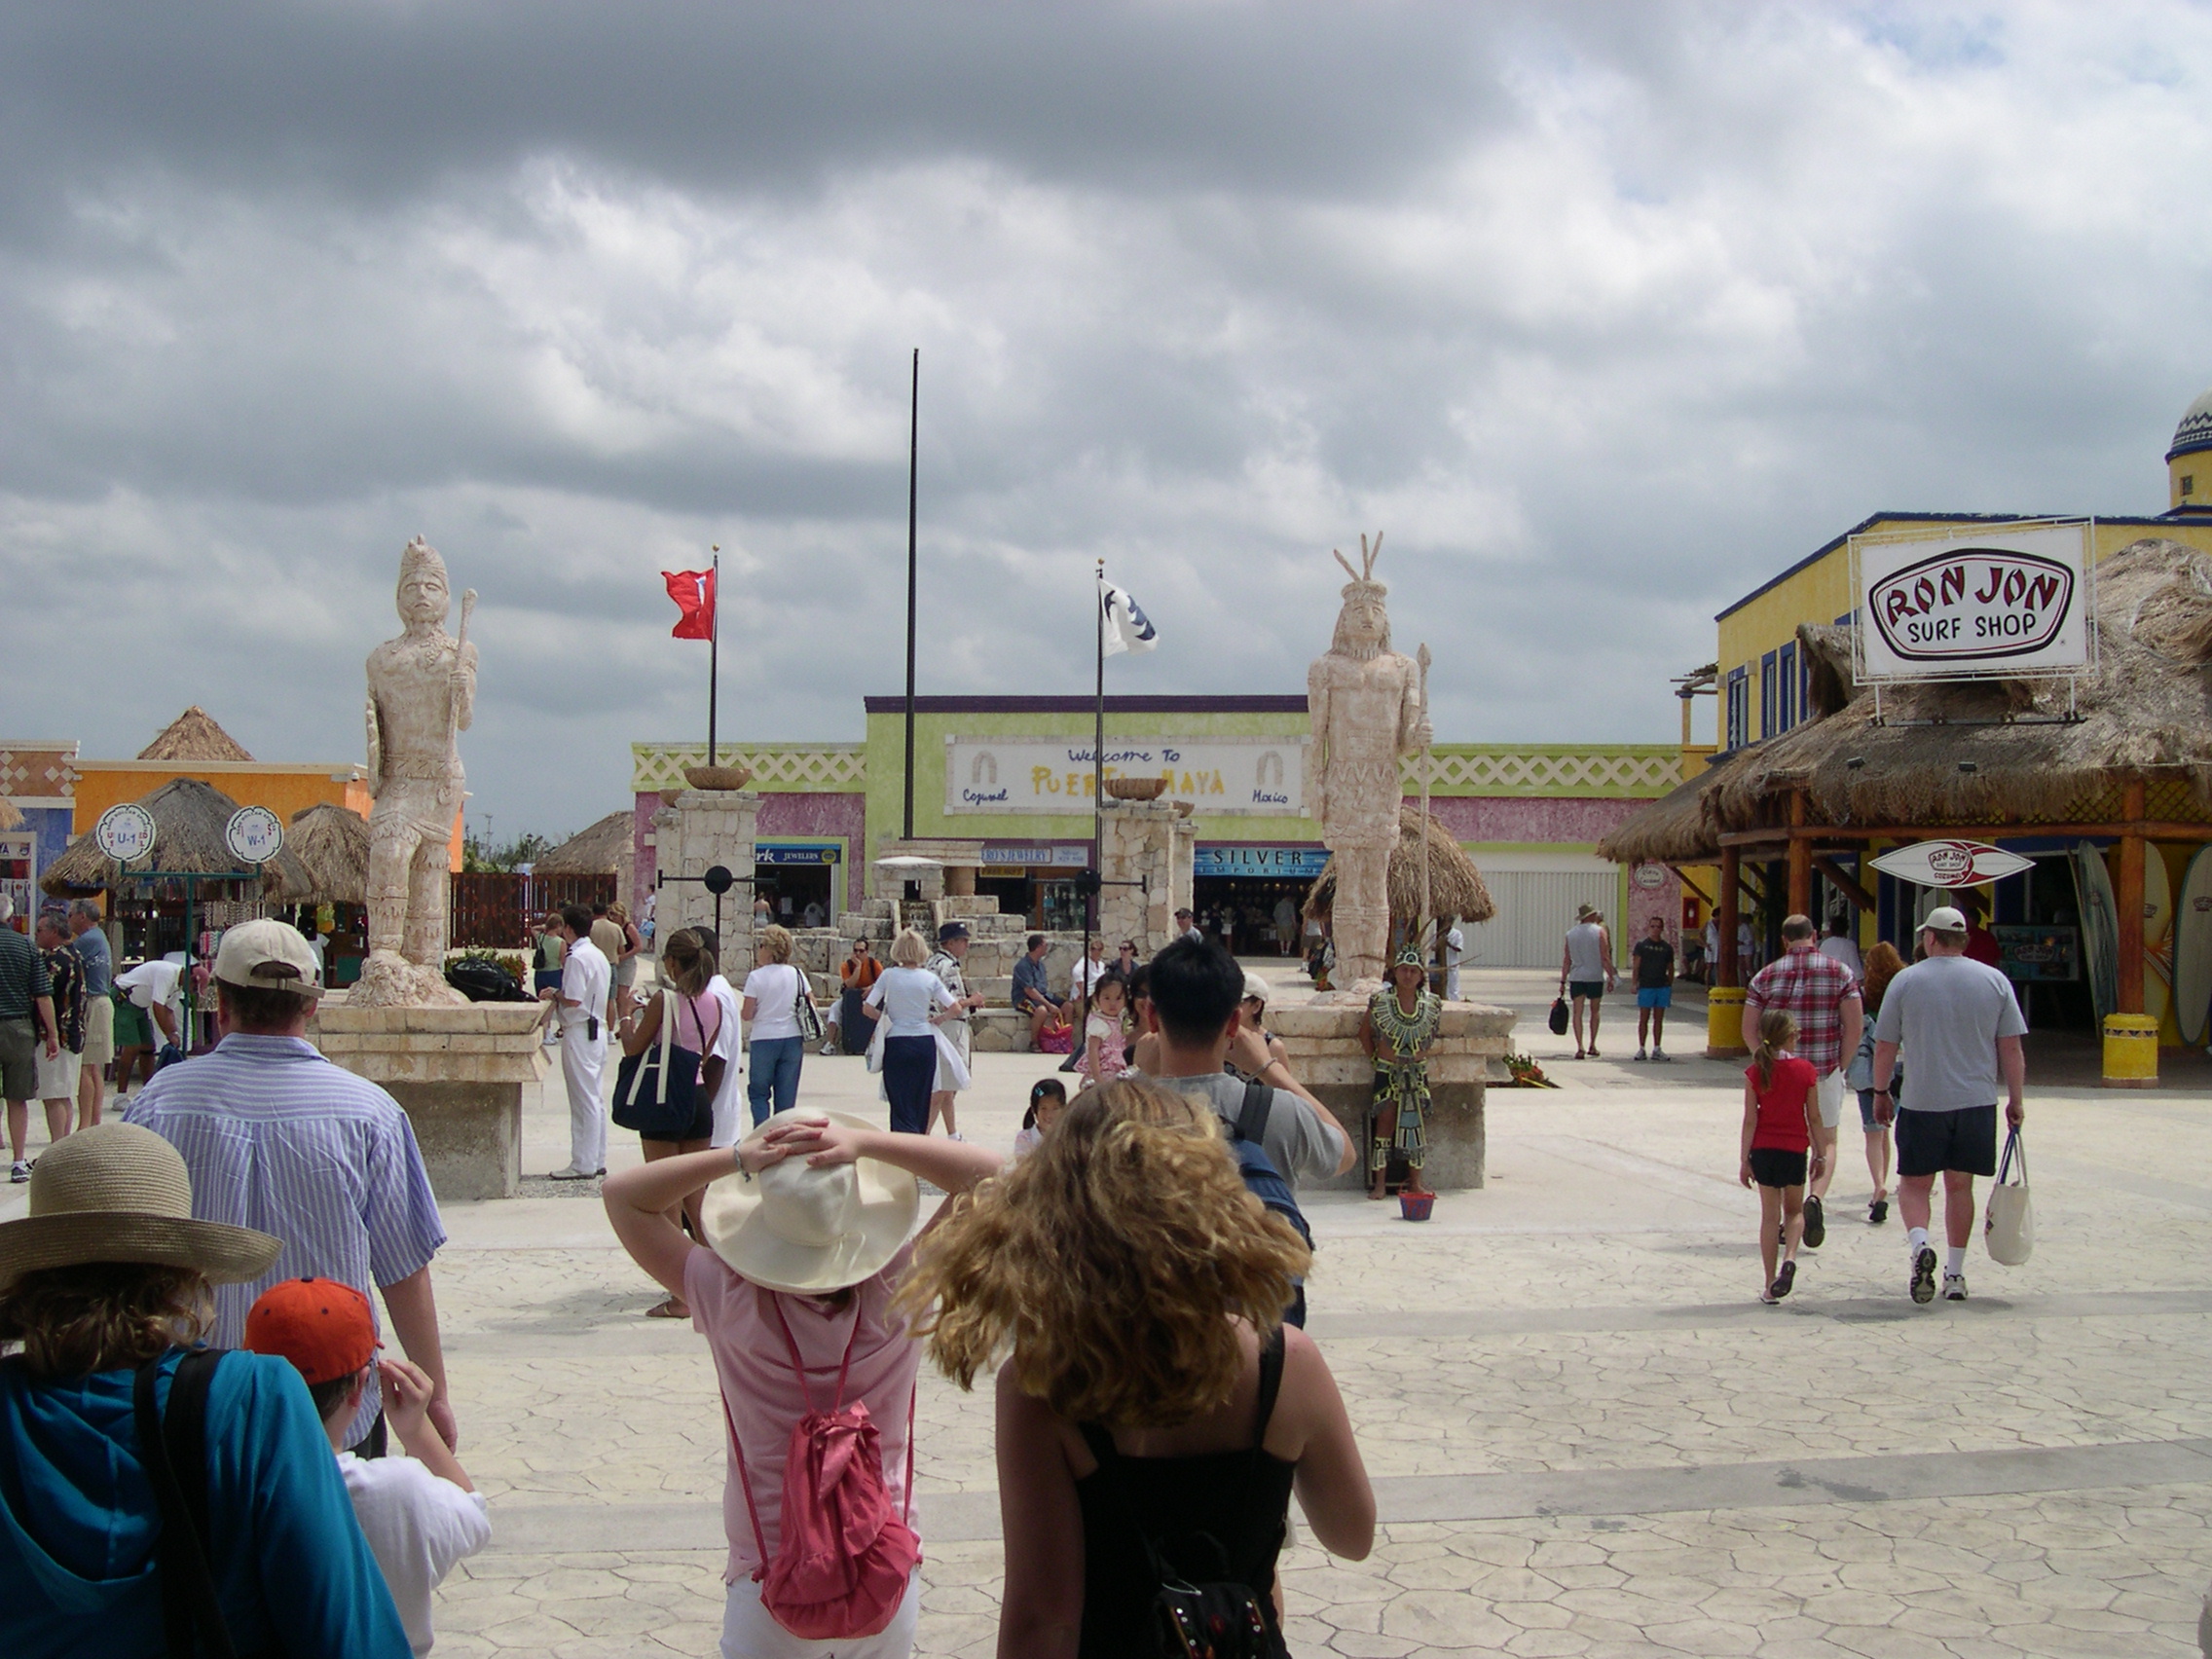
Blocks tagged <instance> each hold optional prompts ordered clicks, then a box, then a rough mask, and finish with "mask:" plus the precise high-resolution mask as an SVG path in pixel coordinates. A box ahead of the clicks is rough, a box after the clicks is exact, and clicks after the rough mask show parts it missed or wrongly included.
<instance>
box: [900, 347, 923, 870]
mask: <svg viewBox="0 0 2212 1659" xmlns="http://www.w3.org/2000/svg"><path fill="white" fill-rule="evenodd" d="M921 433H922V349H921V348H920V347H919V346H917V347H915V348H914V379H913V385H912V387H911V388H910V390H909V392H908V394H907V404H906V817H905V821H904V830H903V834H904V836H905V838H906V839H907V840H909V841H911V840H912V839H913V838H914V508H915V502H916V498H917V495H916V493H917V485H918V479H919V476H920V472H921V455H922V449H921V444H922V437H921Z"/></svg>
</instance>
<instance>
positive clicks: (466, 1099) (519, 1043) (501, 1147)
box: [308, 997, 546, 1202]
mask: <svg viewBox="0 0 2212 1659" xmlns="http://www.w3.org/2000/svg"><path fill="white" fill-rule="evenodd" d="M537 1018H538V1009H537V1005H536V1004H535V1003H531V1004H527V1005H526V1004H523V1003H476V1004H474V1005H472V1006H469V1007H466V1008H349V1007H348V1006H347V1005H346V1002H345V1000H344V999H343V998H339V997H331V998H326V999H325V1000H324V1002H323V1004H322V1006H321V1007H320V1008H318V1009H317V1010H316V1011H315V1014H314V1017H313V1019H312V1020H311V1021H310V1022H309V1025H308V1041H309V1042H311V1043H313V1044H314V1046H315V1047H316V1048H318V1049H320V1050H321V1051H322V1052H323V1054H324V1056H325V1057H326V1058H328V1059H330V1060H332V1061H333V1062H335V1063H336V1064H338V1065H342V1066H344V1067H345V1068H346V1069H347V1070H348V1071H350V1072H352V1073H354V1074H355V1075H356V1076H359V1077H365V1078H367V1079H368V1080H369V1081H370V1082H371V1083H378V1084H382V1085H383V1086H384V1087H385V1088H387V1089H388V1090H389V1091H390V1093H391V1096H392V1098H393V1099H395V1100H397V1101H398V1102H399V1104H400V1105H401V1106H402V1107H403V1108H405V1110H406V1112H407V1116H408V1119H409V1121H410V1122H411V1123H413V1124H414V1125H415V1140H416V1144H417V1145H418V1146H420V1147H421V1148H422V1149H423V1162H424V1167H425V1168H427V1170H428V1171H429V1175H430V1191H431V1192H433V1193H435V1194H436V1195H437V1196H438V1198H439V1199H440V1200H441V1201H446V1202H452V1201H458V1200H461V1199H466V1198H513V1197H514V1196H515V1195H516V1194H517V1193H519V1192H520V1191H521V1190H522V1091H523V1087H524V1085H526V1084H532V1083H535V1082H536V1081H537V1079H538V1077H539V1075H540V1072H541V1069H542V1068H543V1067H544V1066H545V1064H546V1061H545V1059H544V1057H543V1055H544V1050H543V1049H542V1048H541V1047H540V1046H539V1038H538V1024H537Z"/></svg>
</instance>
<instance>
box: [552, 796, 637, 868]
mask: <svg viewBox="0 0 2212 1659" xmlns="http://www.w3.org/2000/svg"><path fill="white" fill-rule="evenodd" d="M634 823H635V820H634V817H633V815H632V814H631V813H629V812H627V811H623V812H610V813H608V815H607V816H606V817H605V818H602V819H601V820H600V821H599V822H598V823H597V824H594V825H593V826H592V827H591V828H590V829H588V830H583V831H581V832H580V833H578V834H574V835H571V836H570V837H569V838H568V839H567V840H566V841H563V842H562V843H561V844H560V845H559V846H558V847H555V848H554V849H553V850H552V851H551V852H549V853H547V854H545V855H544V856H543V857H542V858H540V859H538V860H536V861H535V863H534V864H532V866H530V871H531V874H533V875H619V874H621V873H622V869H623V866H626V865H627V864H629V862H630V858H631V846H630V836H631V831H632V829H633V827H634Z"/></svg>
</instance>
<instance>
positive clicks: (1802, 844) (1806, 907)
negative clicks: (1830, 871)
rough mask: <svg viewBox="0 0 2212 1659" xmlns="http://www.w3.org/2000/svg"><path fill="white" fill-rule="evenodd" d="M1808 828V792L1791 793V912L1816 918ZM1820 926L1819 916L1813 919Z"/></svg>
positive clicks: (1811, 853)
mask: <svg viewBox="0 0 2212 1659" xmlns="http://www.w3.org/2000/svg"><path fill="white" fill-rule="evenodd" d="M1804 828H1805V792H1804V791H1803V790H1791V791H1790V792H1789V913H1790V914H1791V915H1793V916H1812V915H1813V843H1812V842H1810V841H1808V840H1806V839H1805V837H1804V835H1803V834H1802V833H1801V831H1802V830H1804ZM1813 920H1814V922H1815V923H1816V924H1817V923H1818V922H1819V920H1820V918H1819V917H1818V916H1814V917H1813Z"/></svg>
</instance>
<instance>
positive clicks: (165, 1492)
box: [131, 1350, 238, 1659]
mask: <svg viewBox="0 0 2212 1659" xmlns="http://www.w3.org/2000/svg"><path fill="white" fill-rule="evenodd" d="M165 1357H166V1355H157V1356H156V1357H155V1358H153V1359H149V1360H147V1361H146V1362H145V1363H144V1364H142V1365H140V1366H139V1367H138V1374H137V1377H136V1379H135V1381H134V1382H133V1383H132V1386H131V1411H132V1416H133V1417H134V1419H136V1424H137V1429H138V1453H139V1456H140V1457H142V1458H143V1459H144V1461H145V1465H146V1478H147V1481H148V1483H149V1484H150V1485H151V1486H152V1487H153V1489H154V1503H155V1505H156V1507H157V1508H158V1509H159V1510H160V1511H161V1517H162V1530H161V1531H160V1532H159V1533H158V1534H157V1535H156V1536H155V1540H154V1561H155V1567H156V1570H157V1572H158V1573H159V1575H160V1577H161V1581H162V1627H163V1632H164V1635H165V1637H166V1642H167V1647H168V1651H169V1655H170V1659H192V1656H193V1654H194V1653H195V1652H196V1651H197V1650H198V1649H196V1647H195V1645H194V1636H195V1633H196V1632H197V1634H198V1636H199V1638H200V1640H201V1641H202V1643H203V1645H204V1648H205V1650H206V1652H207V1653H208V1654H209V1655H211V1656H212V1659H236V1655H237V1652H238V1649H237V1648H235V1647H234V1646H232V1644H231V1633H230V1627H229V1626H228V1625H226V1624H225V1623H224V1622H223V1609H222V1605H221V1604H220V1603H219V1602H218V1601H217V1600H216V1596H215V1579H214V1575H213V1573H212V1572H211V1571H210V1570H209V1567H208V1565H207V1552H206V1549H205V1547H204V1544H203V1534H202V1533H201V1532H200V1531H199V1530H196V1529H195V1527H194V1525H193V1511H194V1509H195V1508H198V1509H199V1510H200V1512H201V1513H202V1514H204V1513H205V1511H206V1505H207V1458H206V1444H207V1440H206V1407H207V1382H208V1378H209V1376H210V1375H211V1374H212V1373H213V1371H214V1369H215V1362H216V1361H217V1360H218V1359H220V1358H221V1355H220V1353H217V1352H214V1351H210V1350H202V1351H199V1352H195V1353H192V1354H189V1355H187V1356H186V1358H185V1359H184V1360H183V1361H182V1362H180V1363H179V1365H178V1367H177V1375H176V1376H175V1377H174V1378H172V1379H171V1380H170V1383H169V1402H168V1415H167V1420H166V1422H165V1421H164V1419H163V1418H162V1417H161V1416H160V1415H159V1414H158V1413H157V1412H156V1411H155V1408H154V1384H155V1381H156V1379H157V1377H158V1375H159V1373H160V1370H161V1363H162V1359H163V1358H165ZM195 1362H198V1363H195ZM187 1367H191V1372H190V1374H189V1378H188V1374H187V1371H186V1368H187ZM179 1442H185V1443H190V1444H194V1445H197V1446H198V1447H199V1448H200V1456H199V1459H198V1462H197V1464H195V1465H187V1468H188V1473H189V1475H190V1478H191V1485H192V1488H193V1490H194V1491H195V1492H196V1493H197V1495H198V1501H197V1503H195V1502H194V1501H193V1500H192V1499H190V1498H188V1497H187V1495H186V1493H185V1491H184V1490H183V1488H181V1487H180V1485H179V1483H178V1478H177V1470H176V1463H177V1451H178V1443H179Z"/></svg>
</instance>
